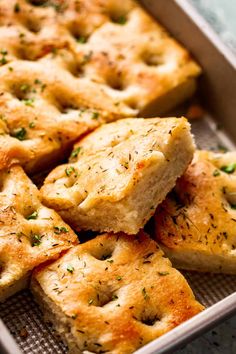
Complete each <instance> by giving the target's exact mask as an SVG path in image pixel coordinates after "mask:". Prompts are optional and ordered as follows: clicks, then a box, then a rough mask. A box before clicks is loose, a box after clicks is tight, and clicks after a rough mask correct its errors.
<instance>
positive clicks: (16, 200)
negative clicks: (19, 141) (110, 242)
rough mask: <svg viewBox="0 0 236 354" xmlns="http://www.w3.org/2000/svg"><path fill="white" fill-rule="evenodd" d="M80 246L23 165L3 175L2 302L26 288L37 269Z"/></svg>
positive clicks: (0, 207) (0, 179)
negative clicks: (24, 170) (65, 251)
mask: <svg viewBox="0 0 236 354" xmlns="http://www.w3.org/2000/svg"><path fill="white" fill-rule="evenodd" d="M77 243H78V241H77V236H76V235H75V234H74V232H73V231H72V230H71V229H70V227H69V226H68V225H66V224H65V223H64V222H63V221H62V219H61V218H60V216H59V215H58V214H57V213H56V212H55V211H54V210H51V209H48V208H46V207H45V206H44V205H43V204H42V203H41V198H40V195H39V192H38V190H37V188H36V186H34V185H33V183H32V182H31V181H30V180H29V179H28V177H27V176H26V175H25V173H24V172H23V170H22V168H21V167H20V166H12V167H11V168H10V169H8V170H2V171H1V172H0V301H3V300H5V299H6V298H7V297H9V296H11V295H13V294H15V293H16V292H17V291H20V290H21V289H23V288H25V287H26V286H27V283H28V279H29V275H30V273H31V271H32V270H33V268H34V267H35V266H37V265H39V264H41V263H43V262H45V261H48V260H51V259H56V258H58V256H59V255H60V253H61V252H62V251H63V250H67V249H68V248H70V247H72V246H73V245H76V244H77Z"/></svg>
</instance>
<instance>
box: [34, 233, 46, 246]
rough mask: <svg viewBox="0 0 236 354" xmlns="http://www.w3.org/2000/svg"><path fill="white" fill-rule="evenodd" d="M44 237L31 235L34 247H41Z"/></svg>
mask: <svg viewBox="0 0 236 354" xmlns="http://www.w3.org/2000/svg"><path fill="white" fill-rule="evenodd" d="M42 237H43V236H41V235H38V234H32V235H31V238H32V247H35V246H39V245H41V243H42Z"/></svg>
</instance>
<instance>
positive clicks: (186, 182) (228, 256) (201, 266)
mask: <svg viewBox="0 0 236 354" xmlns="http://www.w3.org/2000/svg"><path fill="white" fill-rule="evenodd" d="M235 171H236V153H235V152H228V153H225V154H222V153H214V152H209V151H198V152H197V153H196V154H195V157H194V159H193V162H192V164H191V165H190V166H189V167H188V169H187V171H186V172H185V174H184V175H183V176H182V177H181V178H180V179H179V180H178V181H177V184H176V187H175V189H174V192H173V193H171V194H170V195H169V196H168V197H167V199H166V200H165V201H164V202H163V203H162V204H161V206H160V207H159V208H158V209H157V212H156V215H155V219H156V239H157V240H158V242H159V243H160V245H161V247H162V248H163V250H164V252H165V254H166V255H167V256H168V257H169V258H170V260H171V261H172V262H173V264H174V266H176V267H177V268H181V269H190V270H196V271H204V272H215V273H231V274H236V210H235V209H236V172H235Z"/></svg>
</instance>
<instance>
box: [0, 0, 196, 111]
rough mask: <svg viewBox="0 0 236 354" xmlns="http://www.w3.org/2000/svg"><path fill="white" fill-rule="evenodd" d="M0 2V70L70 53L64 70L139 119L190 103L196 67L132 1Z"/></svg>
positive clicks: (174, 42) (184, 50)
mask: <svg viewBox="0 0 236 354" xmlns="http://www.w3.org/2000/svg"><path fill="white" fill-rule="evenodd" d="M17 5H18V6H17V7H16V1H15V0H8V1H1V4H0V50H1V51H2V53H3V54H2V55H3V58H2V60H0V65H1V64H2V65H5V64H6V63H7V62H10V61H12V60H18V59H24V60H25V59H28V60H38V59H41V58H43V57H45V56H48V55H49V56H50V59H51V60H55V59H57V55H58V50H60V49H66V50H68V51H69V52H71V53H73V55H74V61H73V64H72V65H69V67H68V70H69V71H72V72H73V75H74V76H75V77H77V78H78V76H79V77H82V78H83V79H85V81H90V82H95V81H96V82H97V83H98V84H100V86H101V88H102V89H103V90H104V92H106V93H107V94H108V96H109V97H110V98H111V100H115V101H116V103H117V104H122V103H123V104H125V105H126V106H127V107H130V108H131V109H134V110H137V111H139V112H140V115H141V116H144V115H145V116H147V115H148V116H150V114H153V113H154V115H157V114H161V113H163V112H165V111H167V110H169V109H170V108H172V107H173V106H175V105H176V104H177V103H179V102H181V101H183V100H184V99H186V98H187V97H189V96H191V95H192V94H193V92H194V90H195V86H196V77H197V76H198V75H199V74H200V68H199V66H198V65H197V64H196V63H195V61H194V60H192V59H191V57H190V55H189V53H188V51H187V50H186V49H184V48H183V47H182V46H181V45H180V44H179V43H178V42H177V41H176V40H174V39H173V38H171V36H170V35H169V33H167V31H166V30H165V29H164V28H163V27H162V26H160V25H159V24H158V23H157V22H156V21H155V20H154V19H153V18H152V17H151V16H149V15H148V14H147V13H146V12H145V11H144V9H143V8H142V7H141V6H140V5H139V4H138V3H137V2H135V1H132V0H126V1H123V2H121V1H120V0H86V1H80V2H79V1H77V0H62V1H58V0H50V1H41V2H40V1H27V0H18V1H17ZM0 59H1V58H0Z"/></svg>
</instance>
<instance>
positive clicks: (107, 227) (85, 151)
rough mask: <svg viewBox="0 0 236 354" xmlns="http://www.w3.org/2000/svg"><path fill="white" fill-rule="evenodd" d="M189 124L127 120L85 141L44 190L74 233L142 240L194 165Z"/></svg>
mask: <svg viewBox="0 0 236 354" xmlns="http://www.w3.org/2000/svg"><path fill="white" fill-rule="evenodd" d="M193 151H194V145H193V140H192V136H191V134H190V126H189V124H188V122H187V120H186V119H185V118H179V119H178V118H166V119H164V118H162V119H160V118H153V119H141V118H139V119H123V120H120V121H117V122H115V123H111V124H106V125H103V126H102V127H100V128H99V129H97V130H95V131H94V132H93V133H91V134H90V135H88V136H87V137H85V138H84V139H82V140H81V141H80V142H79V143H78V144H77V145H76V146H75V149H74V151H73V152H72V155H71V156H72V159H71V163H69V164H66V165H62V166H59V167H57V168H56V169H55V170H53V171H52V172H51V173H50V174H49V176H48V177H47V178H46V180H45V184H44V186H43V187H42V189H41V191H42V196H43V199H44V202H45V203H46V205H48V206H50V207H52V208H54V209H55V210H57V211H58V212H59V214H60V215H61V216H62V217H63V218H64V219H65V220H66V221H67V222H68V223H69V224H70V225H72V226H73V227H75V228H77V229H80V228H81V229H90V230H94V231H113V232H119V231H123V232H126V233H128V234H136V233H137V232H138V231H139V229H140V228H142V227H143V226H144V225H145V223H146V222H147V221H148V220H149V218H150V217H151V216H152V215H153V213H154V211H155V209H156V207H157V205H158V204H159V203H161V202H162V200H163V199H164V198H165V196H166V195H167V193H168V192H169V191H170V190H171V189H172V188H173V187H174V184H175V181H176V179H177V177H179V176H180V175H182V174H183V172H184V171H185V169H186V167H187V166H188V164H189V162H190V161H191V159H192V156H193Z"/></svg>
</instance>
